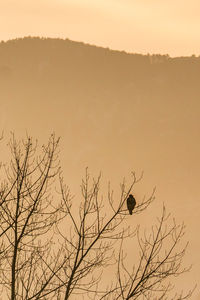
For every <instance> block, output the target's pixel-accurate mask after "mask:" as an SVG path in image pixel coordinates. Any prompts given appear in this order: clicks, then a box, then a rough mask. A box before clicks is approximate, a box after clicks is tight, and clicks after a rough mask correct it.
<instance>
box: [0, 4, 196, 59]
mask: <svg viewBox="0 0 200 300" xmlns="http://www.w3.org/2000/svg"><path fill="white" fill-rule="evenodd" d="M199 15H200V1H199V0H190V1H189V0H185V1H181V0H168V1H166V0H165V1H160V0H140V1H138V0H137V1H136V0H95V1H94V0H93V1H92V0H35V1H33V0H32V1H25V0H18V1H16V0H0V28H1V29H0V40H7V39H11V38H16V37H23V36H27V35H32V36H46V37H47V36H48V37H62V38H70V39H72V40H78V41H84V42H87V43H90V44H95V45H99V46H104V47H109V48H112V49H119V50H126V51H129V52H136V53H162V54H166V53H168V54H169V55H171V56H181V55H192V54H196V55H199V54H200V50H199V49H200V37H199V32H200V18H199Z"/></svg>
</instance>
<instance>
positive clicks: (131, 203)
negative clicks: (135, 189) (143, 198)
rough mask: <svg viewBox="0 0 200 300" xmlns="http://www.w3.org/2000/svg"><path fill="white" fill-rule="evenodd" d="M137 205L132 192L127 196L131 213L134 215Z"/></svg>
mask: <svg viewBox="0 0 200 300" xmlns="http://www.w3.org/2000/svg"><path fill="white" fill-rule="evenodd" d="M135 205H136V201H135V198H134V197H133V195H132V194H130V195H129V196H128V198H127V208H128V210H129V214H130V215H132V212H133V209H134V207H135Z"/></svg>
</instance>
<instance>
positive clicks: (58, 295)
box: [0, 135, 192, 300]
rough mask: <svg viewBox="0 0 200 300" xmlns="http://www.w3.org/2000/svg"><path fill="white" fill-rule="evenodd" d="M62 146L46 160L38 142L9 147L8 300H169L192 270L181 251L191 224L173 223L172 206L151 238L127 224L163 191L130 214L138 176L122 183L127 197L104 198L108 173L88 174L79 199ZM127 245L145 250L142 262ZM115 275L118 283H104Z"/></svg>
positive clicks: (0, 272) (4, 189)
mask: <svg viewBox="0 0 200 300" xmlns="http://www.w3.org/2000/svg"><path fill="white" fill-rule="evenodd" d="M58 143H59V139H56V138H55V136H54V135H52V136H51V137H50V139H49V141H48V143H47V146H43V147H42V154H39V155H38V154H37V149H38V145H37V143H33V141H32V139H31V138H30V137H27V138H26V139H25V141H21V142H17V141H16V139H15V138H14V136H12V138H11V141H10V144H9V145H10V149H11V153H12V160H11V163H10V165H5V167H4V170H5V175H4V176H5V180H4V181H2V183H1V189H0V197H1V200H0V201H1V204H0V209H1V210H0V215H1V220H0V229H1V232H0V237H1V253H0V262H1V269H0V279H1V281H0V283H1V285H2V288H3V290H4V292H5V291H6V292H7V297H8V299H11V300H18V299H23V300H28V299H48V300H49V299H58V300H67V299H74V297H76V296H77V295H78V296H77V297H79V298H80V297H83V298H84V299H98V300H100V299H107V300H108V299H116V300H117V299H120V300H125V299H126V300H128V299H167V297H168V295H169V292H170V291H171V289H172V285H171V284H170V282H169V279H170V278H173V277H174V276H177V275H179V274H182V273H184V272H185V271H187V270H186V269H184V268H182V258H183V256H184V254H185V251H186V246H185V247H181V246H180V245H179V243H180V241H181V240H182V237H183V235H184V225H177V224H176V223H175V221H174V222H173V223H171V221H170V219H169V216H168V215H167V214H166V210H165V208H163V212H162V215H161V217H160V219H158V225H156V226H155V227H152V231H151V233H149V234H145V235H144V237H143V238H141V233H140V232H141V231H140V229H139V226H137V224H135V225H136V226H135V227H133V228H132V227H130V226H127V225H126V224H127V222H126V220H127V218H130V217H131V218H134V215H136V214H140V213H142V212H143V211H144V210H146V209H147V207H148V206H149V205H150V204H151V203H152V201H153V200H154V193H155V190H153V192H152V193H151V194H150V196H149V197H147V198H146V197H143V198H141V200H140V201H138V200H137V204H136V206H135V208H134V210H133V215H132V216H130V215H129V212H128V210H127V207H126V201H127V198H128V197H129V195H130V194H131V193H132V190H134V188H135V185H136V184H137V183H138V181H140V180H141V178H142V176H140V177H139V178H137V177H136V175H135V173H132V177H131V178H132V180H131V183H130V184H129V185H127V184H126V182H125V180H124V181H123V182H122V184H121V186H120V190H121V192H120V193H119V195H117V196H116V195H115V194H114V192H113V191H112V189H111V188H110V185H108V190H107V195H106V197H105V196H104V197H103V196H102V193H101V189H100V182H101V175H99V176H98V178H97V179H94V178H92V179H91V178H90V176H89V174H88V170H86V175H85V178H84V179H83V180H82V183H81V196H80V198H78V197H73V196H71V193H70V190H69V188H68V187H67V186H66V185H65V183H64V179H63V177H62V172H61V171H60V165H59V160H58ZM56 180H57V181H56ZM56 182H57V183H59V185H58V184H56ZM52 184H54V186H56V191H57V192H56V193H55V190H52ZM170 225H171V227H170ZM127 240H129V243H130V241H131V243H132V245H133V247H134V249H138V255H139V256H138V259H137V261H134V259H133V257H132V259H128V257H127V255H126V251H125V250H124V247H123V245H124V244H125V243H126V241H127ZM130 261H131V262H133V266H132V267H131V265H130ZM107 272H112V279H111V280H110V282H107V281H105V280H103V278H104V275H105V274H108V273H107ZM107 278H108V277H107ZM114 278H115V279H114ZM191 293H192V292H189V293H188V294H187V295H185V296H184V295H181V294H180V295H176V296H175V298H174V299H179V300H180V299H186V298H189V297H190V295H191ZM155 297H156V298H155ZM75 299H76V298H75Z"/></svg>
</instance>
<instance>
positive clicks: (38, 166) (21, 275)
mask: <svg viewBox="0 0 200 300" xmlns="http://www.w3.org/2000/svg"><path fill="white" fill-rule="evenodd" d="M58 142H59V140H58V139H55V136H54V135H52V136H51V137H50V139H49V142H48V144H47V146H43V147H42V154H40V155H36V150H37V143H35V144H34V143H33V141H32V139H31V138H30V137H27V138H26V139H25V140H24V141H20V142H17V141H16V139H15V137H14V135H12V138H11V140H10V143H9V146H10V150H11V154H12V159H11V162H10V164H9V165H5V166H4V171H5V175H4V176H5V179H4V181H3V182H2V183H1V189H0V196H1V213H0V214H1V221H0V229H1V233H0V236H1V241H2V242H1V250H2V255H1V271H0V278H1V285H2V287H3V290H4V292H6V293H7V295H8V298H9V299H12V300H14V299H39V298H41V297H42V295H43V294H44V292H45V291H46V289H47V290H48V286H49V284H50V282H51V280H52V278H53V277H54V274H53V275H52V271H51V272H50V269H49V267H48V268H47V267H46V266H45V264H44V257H46V261H48V259H49V266H51V267H52V263H53V262H52V259H51V256H49V257H48V255H47V254H49V253H50V248H51V245H52V241H53V235H54V234H53V230H52V229H53V227H54V226H55V224H57V223H58V222H59V221H60V220H61V218H62V216H61V214H60V203H59V204H58V205H55V201H53V197H52V195H51V194H50V186H51V184H52V183H53V181H54V179H55V177H56V175H57V174H58V173H59V162H58V158H57V155H58V153H57V151H58V149H57V148H58ZM52 268H53V267H52ZM54 268H55V261H54ZM54 271H55V270H54Z"/></svg>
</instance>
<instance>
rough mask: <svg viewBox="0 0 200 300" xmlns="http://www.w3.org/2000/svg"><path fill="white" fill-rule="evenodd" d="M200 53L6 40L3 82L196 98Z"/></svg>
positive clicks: (1, 54)
mask: <svg viewBox="0 0 200 300" xmlns="http://www.w3.org/2000/svg"><path fill="white" fill-rule="evenodd" d="M199 78H200V57H196V56H191V57H177V58H171V57H169V56H168V55H159V54H158V55H142V54H130V53H126V52H123V51H114V50H110V49H108V48H101V47H96V46H91V45H88V44H84V43H82V42H74V41H70V40H68V39H66V40H63V39H57V38H56V39H54V38H39V37H25V38H18V39H14V40H9V41H7V42H3V41H2V42H1V43H0V85H1V88H3V89H4V88H5V90H6V89H7V88H8V86H7V85H13V86H14V85H17V89H20V85H21V86H24V84H25V83H26V85H27V86H29V87H31V88H33V89H39V90H41V91H43V92H44V93H46V92H45V91H48V93H50V94H51V92H50V91H51V90H52V91H54V93H56V95H57V96H58V97H59V93H60V95H62V97H63V95H64V94H63V93H66V96H68V95H70V97H72V98H73V97H75V98H76V97H80V95H81V94H82V93H85V95H86V96H87V95H88V97H93V96H95V97H97V98H101V99H102V98H105V95H106V97H107V98H109V97H110V98H111V97H115V98H120V99H121V97H122V98H124V97H125V98H126V97H130V98H135V97H136V98H137V97H140V98H145V99H146V97H148V98H150V99H151V98H153V99H158V98H159V99H163V101H164V99H166V97H167V98H168V97H170V99H172V98H174V97H175V98H176V97H178V98H180V97H182V98H185V97H186V98H187V97H188V96H189V97H193V98H196V97H197V96H198V95H199V94H200V88H199V86H200V85H199Z"/></svg>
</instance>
